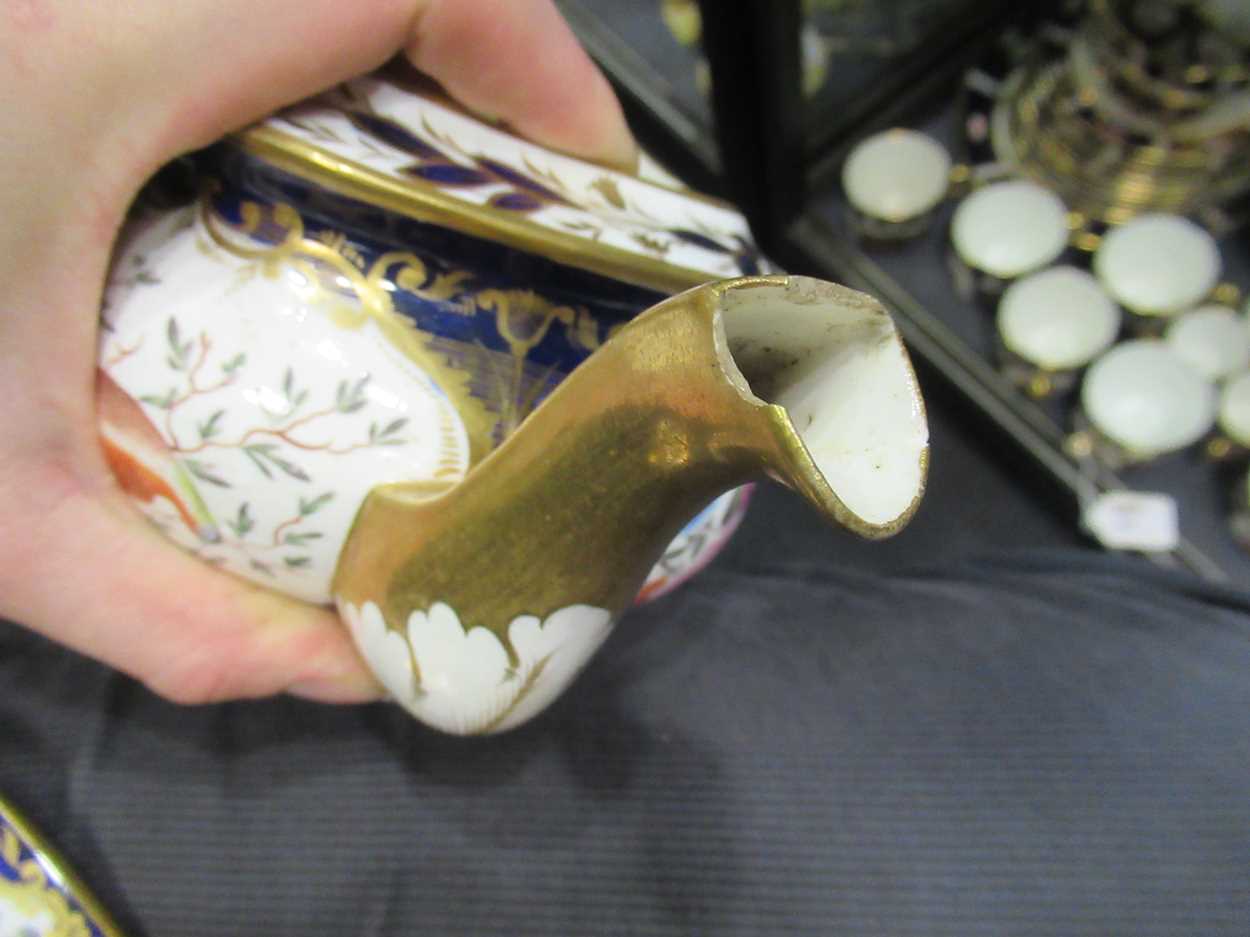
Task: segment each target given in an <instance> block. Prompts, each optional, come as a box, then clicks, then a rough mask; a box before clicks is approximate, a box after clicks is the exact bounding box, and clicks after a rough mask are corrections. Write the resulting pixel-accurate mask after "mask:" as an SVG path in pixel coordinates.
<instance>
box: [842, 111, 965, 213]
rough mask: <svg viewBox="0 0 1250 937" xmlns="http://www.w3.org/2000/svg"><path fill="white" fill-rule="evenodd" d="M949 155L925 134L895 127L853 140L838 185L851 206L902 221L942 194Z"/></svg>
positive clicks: (922, 211)
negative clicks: (859, 139) (862, 138)
mask: <svg viewBox="0 0 1250 937" xmlns="http://www.w3.org/2000/svg"><path fill="white" fill-rule="evenodd" d="M950 169H951V159H950V156H949V155H948V154H947V152H946V148H945V147H943V146H942V144H940V143H938V142H937V141H936V140H934V139H933V138H932V137H930V136H928V135H927V134H923V133H920V132H919V131H916V130H906V129H903V128H895V129H893V130H886V131H885V132H883V133H878V134H874V135H873V136H871V137H868V138H867V139H865V140H862V141H861V142H860V143H858V144H856V146H855V148H854V149H853V150H852V151H851V155H850V156H848V157H847V160H846V162H845V163H844V164H843V166H842V189H843V191H845V192H846V197H847V199H848V200H849V201H850V203H851V205H853V206H854V207H855V208H856V209H857V210H859V211H861V212H863V213H864V214H865V215H868V216H870V217H872V218H878V219H880V220H882V221H908V220H909V219H912V218H917V217H919V216H920V215H923V214H924V213H925V212H927V211H929V210H930V209H932V208H933V207H934V206H936V205H937V204H938V202H940V201H941V200H942V198H943V196H945V195H946V189H947V186H948V184H949V180H950Z"/></svg>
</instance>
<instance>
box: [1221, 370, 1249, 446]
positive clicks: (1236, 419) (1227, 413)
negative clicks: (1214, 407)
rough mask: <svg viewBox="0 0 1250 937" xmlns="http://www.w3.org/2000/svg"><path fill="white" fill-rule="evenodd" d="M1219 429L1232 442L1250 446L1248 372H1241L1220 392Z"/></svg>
mask: <svg viewBox="0 0 1250 937" xmlns="http://www.w3.org/2000/svg"><path fill="white" fill-rule="evenodd" d="M1219 424H1220V429H1221V430H1223V432H1224V434H1225V435H1226V436H1228V438H1229V439H1231V440H1233V442H1235V443H1237V444H1239V445H1242V446H1250V371H1243V372H1242V373H1241V374H1238V375H1237V376H1236V377H1234V378H1233V379H1232V380H1230V381H1229V382H1228V383H1227V384H1225V385H1224V389H1223V391H1221V392H1220V410H1219Z"/></svg>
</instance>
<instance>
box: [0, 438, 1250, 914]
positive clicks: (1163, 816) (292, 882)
mask: <svg viewBox="0 0 1250 937" xmlns="http://www.w3.org/2000/svg"><path fill="white" fill-rule="evenodd" d="M935 417H936V419H935V434H936V441H937V448H936V452H935V460H934V489H933V496H932V499H931V501H930V502H929V505H928V506H927V507H926V508H925V510H924V511H922V513H921V515H920V516H919V517H918V518H917V521H916V523H915V527H914V529H913V530H912V531H910V532H908V533H905V534H904V535H903V536H902V537H901V538H900V539H898V540H896V541H894V542H892V543H889V544H880V545H862V544H859V543H857V542H854V541H853V540H851V539H850V538H849V537H846V536H843V535H841V534H839V533H837V532H832V531H827V530H825V529H823V528H821V527H819V526H818V525H816V524H815V523H813V522H811V521H810V520H809V519H808V518H807V517H806V515H805V514H804V513H803V511H802V510H801V505H799V504H798V502H797V500H796V499H794V498H792V497H790V496H789V495H788V494H786V493H784V492H781V491H779V490H777V489H774V488H768V489H765V490H764V491H763V492H762V493H761V495H760V497H759V500H758V501H757V503H756V504H755V505H754V506H753V510H752V513H751V515H750V517H749V519H748V521H747V525H746V527H745V528H744V530H743V531H742V533H741V534H740V536H739V538H738V539H737V541H735V543H734V544H733V545H732V546H731V548H730V550H729V551H728V552H727V553H726V555H724V556H723V557H722V558H721V559H720V560H719V561H718V562H717V563H716V564H714V565H713V567H712V568H710V569H709V570H708V571H707V572H706V573H705V574H704V575H703V576H702V577H701V578H700V579H699V580H698V581H697V582H696V583H694V584H693V585H691V586H689V587H688V588H686V589H684V590H682V591H681V592H679V593H678V594H676V595H673V596H670V597H668V598H666V599H664V600H662V601H660V602H658V603H656V604H655V605H653V606H651V607H649V608H646V609H643V610H640V611H637V612H636V613H634V614H633V615H631V616H630V618H629V619H628V620H627V621H626V622H625V623H624V624H623V625H622V627H621V628H620V629H619V630H618V632H617V633H616V634H615V635H614V636H613V637H612V639H611V640H610V642H609V645H608V646H607V648H606V649H605V652H604V653H603V655H602V657H601V658H600V659H599V660H598V661H597V662H596V663H594V664H593V665H592V666H591V668H590V669H589V670H588V671H587V672H586V673H585V674H584V675H583V677H582V678H581V679H580V680H579V682H578V683H577V684H576V685H575V687H574V688H573V689H572V691H571V692H570V693H569V694H568V696H567V697H565V698H564V699H563V700H562V701H561V702H560V703H559V704H558V705H557V706H556V708H555V709H554V710H553V711H552V712H550V713H549V714H548V715H547V716H545V717H544V718H542V719H540V720H539V721H538V722H536V723H534V724H532V725H530V726H528V727H526V728H524V729H522V730H520V731H518V732H515V733H513V734H511V735H505V736H502V737H498V738H493V739H485V740H458V739H449V738H444V737H440V736H437V735H434V734H432V733H430V732H428V731H426V730H423V729H421V728H420V727H418V726H417V725H415V724H414V723H412V722H411V721H410V720H408V719H407V717H405V716H403V715H402V714H400V713H399V712H398V711H396V710H394V709H392V708H390V707H388V706H384V705H373V706H367V707H355V708H340V709H333V708H326V707H319V706H316V705H312V704H306V703H302V702H299V701H295V700H288V699H279V700H272V701H265V702H257V703H239V704H230V705H221V706H213V707H206V708H202V709H180V708H178V707H174V706H172V705H169V704H166V703H163V702H162V701H160V700H157V699H155V698H153V697H152V696H151V695H150V694H148V693H147V692H146V691H145V690H144V689H143V688H142V687H139V686H137V685H135V684H134V683H132V682H131V681H128V680H126V679H123V678H120V677H117V676H115V675H113V674H110V673H109V672H107V671H105V670H104V669H103V668H101V667H98V666H96V665H94V664H92V663H90V662H88V661H84V660H82V659H80V658H78V657H75V656H74V655H71V654H69V653H66V652H63V651H60V650H58V649H56V648H54V647H52V646H51V645H49V644H47V643H45V642H43V641H42V640H40V639H38V638H35V637H33V636H32V635H30V634H29V633H27V632H25V631H23V630H21V629H18V628H16V627H14V626H4V625H0V790H3V791H4V792H5V793H6V794H8V795H9V796H11V797H12V798H13V799H14V800H15V801H16V802H17V803H18V804H19V805H20V806H22V807H24V808H25V809H26V810H27V811H28V812H29V813H30V814H31V815H32V817H33V818H34V819H35V820H36V821H37V822H38V823H40V824H41V825H42V826H43V827H44V828H45V829H46V830H47V831H48V832H50V833H51V834H52V835H53V836H54V838H55V839H56V840H57V841H58V843H59V844H60V846H61V847H62V848H63V849H64V851H65V852H67V853H68V854H69V855H70V856H71V858H72V859H73V860H74V861H75V862H76V863H77V864H78V866H79V867H80V869H81V870H82V871H83V873H84V874H85V876H86V877H87V878H88V879H89V880H90V881H91V882H92V883H93V884H94V885H95V887H96V889H97V890H98V892H99V893H100V895H101V897H102V898H103V899H104V900H105V902H106V903H107V904H109V905H110V906H111V907H112V908H113V909H114V911H115V912H116V914H117V916H118V917H119V918H120V919H121V921H122V922H123V923H124V924H125V925H126V926H127V927H128V928H129V929H130V930H131V931H132V932H133V934H135V935H152V937H155V935H166V937H183V935H186V937H194V935H200V934H205V935H208V934H230V935H248V934H258V935H260V934H264V935H285V934H292V935H296V934H298V935H323V934H324V935H331V934H334V935H339V934H352V935H391V934H416V933H435V934H491V933H500V934H542V935H548V934H551V935H571V934H661V935H667V934H674V935H675V934H717V935H719V934H761V933H781V934H821V935H826V934H866V935H960V937H968V935H977V934H985V935H1004V934H1039V935H1040V934H1054V935H1074V934H1090V935H1094V934H1097V935H1106V934H1133V935H1154V934H1158V935H1164V934H1167V935H1174V934H1204V935H1209V934H1229V935H1233V934H1236V935H1245V934H1247V933H1250V797H1248V794H1250V733H1248V732H1247V729H1248V728H1250V598H1248V597H1247V595H1246V594H1244V593H1240V592H1236V591H1233V590H1225V591H1220V590H1209V589H1202V588H1200V587H1198V585H1197V584H1196V583H1194V582H1193V581H1192V580H1190V579H1188V578H1183V577H1174V576H1171V575H1167V574H1162V573H1159V572H1157V571H1155V570H1153V569H1151V568H1150V567H1148V566H1147V565H1146V564H1144V563H1140V562H1135V561H1129V560H1117V559H1110V558H1105V557H1101V556H1099V555H1097V554H1094V553H1092V552H1090V551H1086V550H1084V549H1082V548H1080V547H1078V546H1075V545H1072V546H1066V547H1065V546H1063V544H1064V542H1065V541H1066V540H1069V539H1070V535H1069V534H1067V532H1066V531H1065V530H1064V529H1063V528H1062V527H1061V526H1059V525H1058V524H1057V522H1055V521H1054V520H1053V519H1051V518H1050V517H1049V516H1048V515H1046V514H1044V513H1042V512H1041V511H1040V510H1037V509H1034V508H1032V507H1031V506H1030V504H1029V503H1028V501H1027V500H1026V499H1025V498H1024V497H1023V496H1022V495H1021V493H1020V491H1019V489H1018V488H1016V487H1014V486H1013V483H1012V480H1011V479H1010V478H1009V477H1007V475H1006V474H1005V473H1004V471H1003V470H1001V469H998V468H995V467H994V464H993V463H991V462H988V461H987V460H985V459H984V458H983V457H982V456H981V455H980V454H979V453H977V452H976V450H975V447H974V441H973V440H969V439H966V438H962V437H961V436H960V435H959V434H958V433H957V432H956V431H955V430H954V429H952V426H951V424H950V422H949V421H947V420H945V418H944V417H942V416H941V414H935Z"/></svg>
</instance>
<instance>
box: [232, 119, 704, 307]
mask: <svg viewBox="0 0 1250 937" xmlns="http://www.w3.org/2000/svg"><path fill="white" fill-rule="evenodd" d="M235 140H236V141H237V142H238V144H239V145H240V146H241V147H242V148H243V149H244V150H245V151H246V152H248V153H251V154H252V155H254V156H256V157H258V158H260V159H262V160H263V161H265V162H266V163H268V164H270V165H271V166H275V167H277V168H278V169H282V170H284V171H286V172H289V173H291V174H292V175H295V176H298V177H299V178H301V179H305V180H307V181H309V182H313V183H316V184H317V185H319V186H321V187H322V188H325V189H329V190H330V191H332V192H336V193H337V194H339V195H344V196H347V197H348V198H353V199H357V200H359V201H361V202H365V203H367V204H369V205H374V206H376V207H378V208H382V209H385V210H387V211H393V212H396V213H398V214H401V215H406V216H408V217H410V218H415V219H417V220H418V221H425V222H429V223H431V224H438V225H442V226H444V227H447V228H451V229H453V230H455V231H459V232H461V233H462V234H468V235H471V236H473V237H480V238H484V239H486V240H490V241H497V242H499V243H501V244H506V245H507V246H509V247H515V248H518V249H520V250H524V251H527V252H529V253H533V254H538V255H541V256H543V257H546V258H548V259H550V260H554V261H556V262H557V263H561V264H565V265H567V266H570V267H577V268H579V269H581V270H587V271H589V272H591V273H597V274H600V275H601V276H606V277H610V278H611V279H613V280H620V281H623V282H626V283H632V284H634V285H635V286H642V287H646V288H648V289H653V290H657V291H659V292H663V293H676V292H680V291H682V290H685V289H689V288H690V287H692V286H698V285H699V284H700V283H706V282H707V281H709V280H714V279H717V278H718V277H717V275H716V274H713V273H707V272H705V271H702V270H695V269H693V268H690V267H682V266H678V265H676V264H670V263H666V262H664V261H662V260H657V259H655V258H653V257H643V256H640V255H638V254H634V253H631V252H630V251H627V250H625V249H624V248H620V247H613V246H612V245H610V244H603V243H600V242H598V241H592V240H589V239H587V238H584V237H580V236H578V235H575V234H569V233H566V232H563V231H556V230H553V229H550V228H545V227H543V226H542V225H538V224H535V223H534V222H533V221H531V220H530V219H528V218H525V217H520V216H517V215H516V214H515V213H514V212H509V211H505V210H503V209H500V208H494V207H492V206H490V205H474V204H470V203H468V202H464V201H462V200H460V199H458V198H455V197H454V196H451V195H448V194H447V193H446V192H444V191H443V190H442V189H440V188H439V187H438V186H435V185H432V184H430V183H427V182H424V181H422V180H420V179H410V180H409V179H396V178H394V177H393V176H389V175H387V174H386V173H382V172H379V171H378V170H376V169H371V168H370V167H368V166H365V165H363V164H361V163H357V162H355V161H354V160H350V159H346V158H344V157H341V156H337V155H335V154H333V153H330V152H328V151H326V150H323V149H321V148H320V147H317V146H313V145H312V144H310V143H308V142H306V141H304V140H301V139H300V138H299V137H296V136H294V135H293V134H289V133H286V132H284V131H282V130H278V129H276V128H274V127H270V126H259V127H253V128H252V129H250V130H247V131H245V132H244V133H242V134H240V135H238V136H237V137H235Z"/></svg>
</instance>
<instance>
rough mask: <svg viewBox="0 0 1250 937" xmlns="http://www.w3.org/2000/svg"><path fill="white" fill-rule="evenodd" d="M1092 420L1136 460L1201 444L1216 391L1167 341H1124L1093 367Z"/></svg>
mask: <svg viewBox="0 0 1250 937" xmlns="http://www.w3.org/2000/svg"><path fill="white" fill-rule="evenodd" d="M1081 406H1082V408H1083V409H1084V411H1085V415H1086V416H1087V417H1088V418H1089V420H1090V422H1091V423H1093V425H1094V426H1095V427H1096V428H1097V429H1098V430H1099V431H1100V432H1102V433H1103V434H1105V435H1106V436H1107V437H1108V438H1109V439H1111V440H1112V441H1114V442H1116V443H1119V444H1120V445H1121V446H1123V447H1124V448H1125V449H1127V450H1128V451H1129V452H1130V453H1132V454H1134V455H1135V456H1138V457H1142V458H1148V457H1150V456H1154V455H1160V454H1162V453H1165V452H1171V451H1173V450H1176V449H1183V448H1185V447H1186V446H1188V445H1190V444H1192V443H1194V442H1197V441H1198V440H1199V439H1201V438H1202V436H1203V435H1204V434H1205V433H1206V432H1207V431H1208V430H1209V429H1210V428H1211V425H1212V424H1213V423H1214V421H1215V388H1214V387H1213V386H1212V385H1211V383H1210V382H1208V381H1206V380H1204V379H1203V378H1202V376H1201V375H1199V374H1198V372H1197V371H1195V370H1194V369H1193V368H1191V367H1190V366H1189V365H1187V364H1186V363H1185V362H1184V361H1182V360H1181V359H1180V358H1178V357H1177V356H1176V354H1175V353H1174V352H1172V350H1171V349H1169V348H1168V347H1167V345H1165V344H1164V343H1163V342H1160V341H1156V340H1153V339H1138V340H1136V341H1130V342H1124V343H1122V344H1120V345H1117V346H1116V347H1115V348H1112V349H1111V350H1110V351H1109V352H1107V353H1106V354H1105V355H1103V356H1102V357H1101V358H1099V359H1098V360H1097V361H1095V362H1094V363H1093V364H1092V365H1090V368H1089V370H1088V371H1087V372H1086V374H1085V381H1084V383H1083V384H1082V385H1081Z"/></svg>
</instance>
